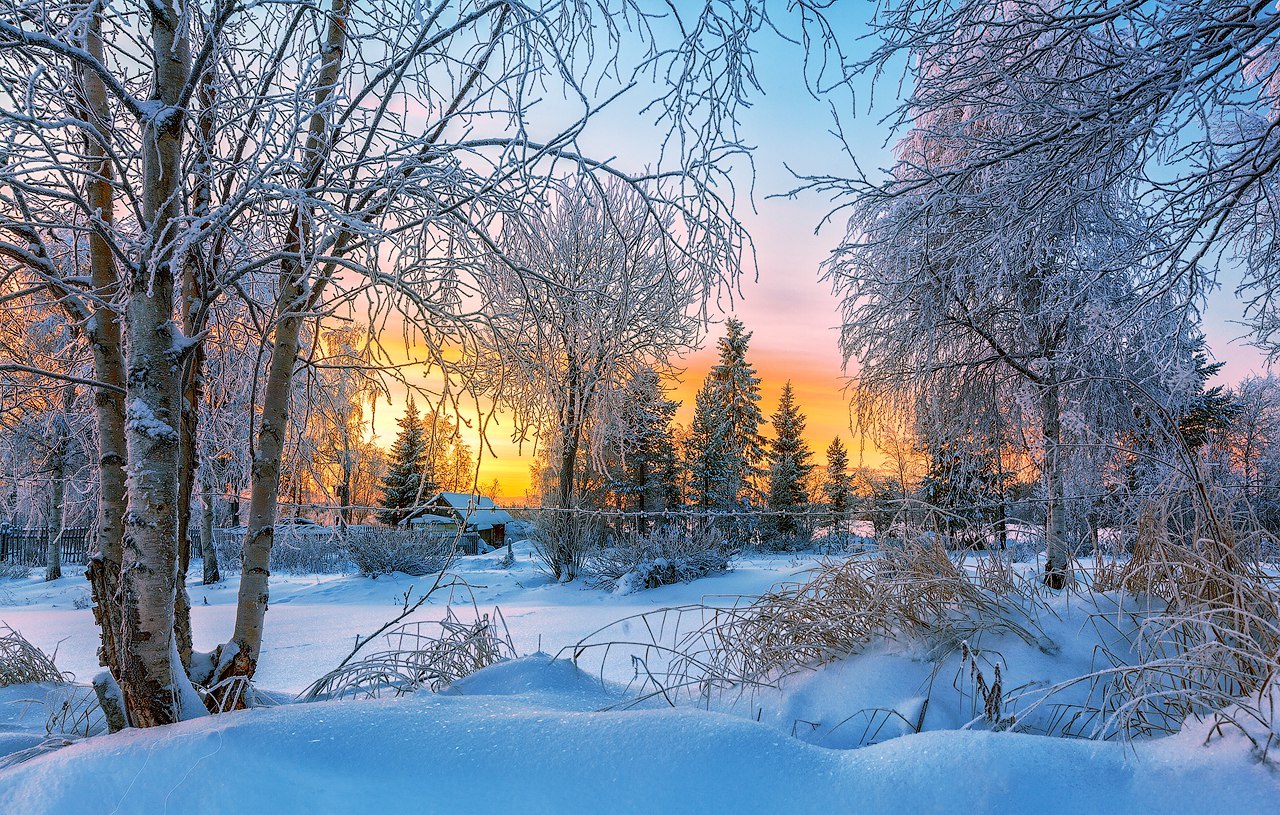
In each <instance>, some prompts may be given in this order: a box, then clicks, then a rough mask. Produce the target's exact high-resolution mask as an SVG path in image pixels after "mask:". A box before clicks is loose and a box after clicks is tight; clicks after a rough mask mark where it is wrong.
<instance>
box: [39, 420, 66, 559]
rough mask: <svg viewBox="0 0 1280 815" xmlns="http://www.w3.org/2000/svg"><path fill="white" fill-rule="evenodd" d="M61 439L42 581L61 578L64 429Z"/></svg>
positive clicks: (56, 462)
mask: <svg viewBox="0 0 1280 815" xmlns="http://www.w3.org/2000/svg"><path fill="white" fill-rule="evenodd" d="M63 434H64V435H63V438H61V439H59V440H58V447H57V449H56V450H55V451H54V453H53V455H54V460H53V472H52V476H53V478H52V481H53V495H52V505H51V506H50V507H49V510H50V511H49V545H48V546H47V547H46V551H45V566H44V579H45V581H46V582H47V581H49V580H57V579H58V578H60V577H62V529H63V526H64V518H65V515H66V513H65V512H63V508H62V505H63V502H64V501H65V498H66V491H67V440H66V436H65V429H64V431H63Z"/></svg>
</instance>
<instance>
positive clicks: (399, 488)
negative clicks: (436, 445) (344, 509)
mask: <svg viewBox="0 0 1280 815" xmlns="http://www.w3.org/2000/svg"><path fill="white" fill-rule="evenodd" d="M397 424H398V425H399V426H400V432H399V433H398V434H397V435H396V440H395V443H394V444H392V445H391V452H390V457H391V469H390V471H389V472H388V473H387V476H386V478H384V479H383V480H382V501H381V502H380V503H381V505H382V506H383V507H385V509H384V510H383V511H382V512H379V513H378V520H379V521H381V522H382V523H384V524H386V525H388V526H395V525H396V524H398V523H400V521H402V520H404V519H405V517H407V516H408V514H409V511H410V509H411V508H412V507H414V506H416V505H418V504H419V503H420V502H421V501H423V500H425V499H427V498H430V497H431V495H432V493H434V492H435V489H436V485H435V484H434V483H432V482H430V481H429V480H427V479H426V477H425V476H426V471H427V453H428V450H427V439H426V435H425V433H424V429H423V425H422V418H421V417H420V416H419V415H418V408H417V406H416V405H415V404H414V402H413V397H409V406H408V407H407V408H406V409H405V412H404V416H402V417H401V418H400V421H399V422H397Z"/></svg>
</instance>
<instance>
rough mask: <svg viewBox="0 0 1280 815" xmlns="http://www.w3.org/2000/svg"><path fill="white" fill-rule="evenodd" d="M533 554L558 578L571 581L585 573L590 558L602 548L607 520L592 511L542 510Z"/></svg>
mask: <svg viewBox="0 0 1280 815" xmlns="http://www.w3.org/2000/svg"><path fill="white" fill-rule="evenodd" d="M533 526H534V529H533V536H532V537H530V539H529V542H530V543H532V544H533V554H534V558H536V559H537V561H538V564H539V565H540V566H541V567H542V569H543V570H544V571H545V572H546V573H547V574H549V575H551V576H552V577H554V578H555V579H556V580H560V581H563V582H568V581H570V580H573V579H574V578H576V577H577V576H578V575H579V574H581V573H583V571H584V569H585V567H586V563H587V559H588V558H589V557H590V556H591V554H592V553H593V552H597V551H599V550H600V548H601V546H602V543H603V541H604V533H605V530H604V524H603V523H602V522H601V521H600V518H599V516H598V515H595V514H593V513H591V512H590V511H587V510H583V511H581V512H579V511H564V510H543V511H540V512H538V513H537V514H536V515H535V516H534V521H533Z"/></svg>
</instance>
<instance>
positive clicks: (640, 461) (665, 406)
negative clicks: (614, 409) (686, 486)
mask: <svg viewBox="0 0 1280 815" xmlns="http://www.w3.org/2000/svg"><path fill="white" fill-rule="evenodd" d="M624 397H625V398H624V399H623V401H622V404H621V407H622V408H623V411H622V415H620V416H618V417H617V418H616V420H615V421H614V422H613V423H612V427H611V428H610V431H611V432H610V435H611V436H612V438H611V439H610V447H611V448H612V450H611V452H612V453H613V454H614V455H616V456H617V458H618V461H617V463H616V464H615V465H613V467H612V469H613V475H612V478H611V480H610V489H611V490H612V491H613V493H614V495H615V496H616V499H617V502H618V506H619V508H620V509H623V510H634V511H636V512H639V513H640V518H639V521H638V523H637V524H636V527H637V529H641V530H643V529H645V528H647V527H648V526H649V525H650V524H649V520H650V519H649V517H648V515H649V513H655V512H665V511H667V510H668V509H670V508H671V507H672V506H673V505H674V504H675V503H676V500H675V499H677V498H678V495H679V485H678V484H677V483H676V482H677V476H678V473H677V472H676V457H675V440H674V438H673V436H672V432H671V420H672V419H673V418H674V417H675V413H676V409H677V408H678V407H679V403H677V402H675V401H672V400H671V399H668V398H667V392H666V389H665V388H664V387H663V383H662V377H661V376H660V375H659V373H658V371H657V370H656V369H654V368H652V367H645V368H641V369H640V370H638V371H636V373H635V374H633V375H632V376H631V378H630V379H629V380H628V381H627V383H626V385H625V386H624Z"/></svg>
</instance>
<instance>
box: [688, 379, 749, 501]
mask: <svg viewBox="0 0 1280 815" xmlns="http://www.w3.org/2000/svg"><path fill="white" fill-rule="evenodd" d="M718 396H719V392H718V389H717V386H716V383H715V381H714V380H713V379H712V378H711V377H710V376H708V377H707V379H706V381H705V382H703V384H702V388H701V389H700V390H699V391H698V395H697V397H696V398H695V400H694V409H693V422H692V423H691V424H690V425H689V436H688V438H686V439H685V448H684V449H685V466H686V468H687V470H688V476H689V481H688V487H689V496H688V497H689V501H690V503H692V504H693V505H694V506H697V507H699V508H701V509H713V508H716V509H723V508H727V507H729V506H731V505H732V504H733V503H734V502H735V501H736V500H737V495H738V485H739V484H740V483H741V482H740V481H739V480H735V478H734V477H733V474H734V472H735V470H737V471H739V472H740V467H739V459H737V457H736V456H735V455H734V454H733V451H732V450H731V449H730V444H729V439H728V437H727V431H728V424H727V423H726V421H725V419H724V416H723V414H722V413H721V404H720V401H719V398H718Z"/></svg>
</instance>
